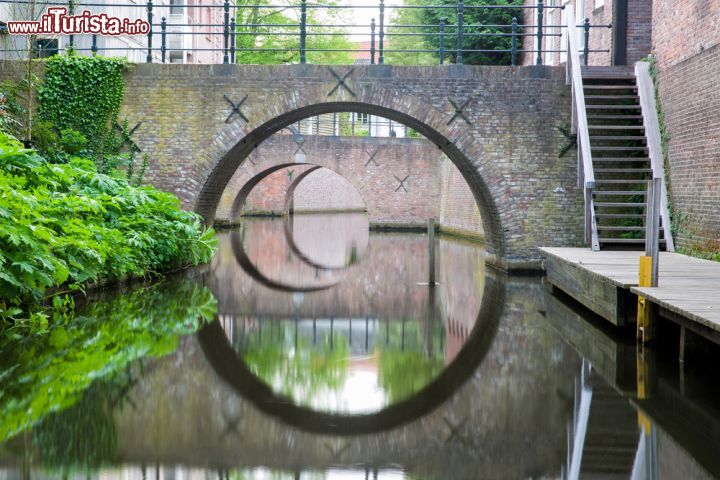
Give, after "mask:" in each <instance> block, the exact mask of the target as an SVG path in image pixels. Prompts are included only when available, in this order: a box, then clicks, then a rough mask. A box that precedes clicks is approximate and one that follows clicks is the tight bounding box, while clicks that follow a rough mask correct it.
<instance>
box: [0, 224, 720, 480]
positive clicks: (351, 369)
mask: <svg viewBox="0 0 720 480" xmlns="http://www.w3.org/2000/svg"><path fill="white" fill-rule="evenodd" d="M218 240H219V250H218V252H217V254H216V256H215V258H214V259H213V261H212V262H211V264H209V265H206V266H205V267H203V268H199V269H194V270H192V271H190V272H186V273H184V274H182V275H175V276H171V277H169V278H167V279H166V280H164V281H162V282H159V283H156V284H152V285H143V286H136V287H134V288H129V289H124V290H121V291H106V292H103V293H101V294H95V295H93V296H92V298H90V299H89V300H88V301H87V302H83V304H82V305H79V306H78V308H77V313H75V314H65V315H64V316H60V317H58V318H56V319H54V322H53V325H55V326H54V327H53V328H51V330H50V331H49V332H47V333H45V334H43V335H39V336H36V337H32V338H28V339H24V340H21V339H16V340H14V341H11V342H8V341H7V340H5V343H4V345H3V348H2V351H1V352H0V382H1V386H0V407H1V409H0V480H4V479H16V478H17V479H26V478H27V479H30V478H37V479H45V478H47V479H49V478H78V479H86V478H97V479H146V478H148V479H149V478H152V479H155V478H157V479H160V478H162V479H177V480H180V479H238V480H241V479H243V480H250V479H257V480H260V479H308V480H309V479H381V480H385V479H417V480H420V479H424V480H428V479H442V480H445V479H447V480H456V479H481V478H491V479H505V478H643V479H644V478H667V479H676V478H683V479H695V478H714V476H717V475H719V474H720V401H718V399H720V394H718V385H720V382H718V378H717V373H716V372H713V371H710V372H706V371H703V370H700V369H694V368H693V369H689V368H685V369H681V368H679V367H678V363H677V361H675V360H674V358H676V357H672V356H669V355H665V356H662V355H656V354H654V352H652V351H642V350H640V351H639V350H638V349H637V348H636V346H635V344H634V342H633V341H632V339H628V338H624V337H622V336H619V335H617V333H616V332H613V331H612V330H610V329H609V328H607V326H606V325H605V324H603V323H602V322H600V321H598V320H597V319H595V318H593V317H592V316H590V315H589V314H588V313H587V312H585V311H583V310H582V309H581V308H579V307H578V306H576V305H573V304H572V303H570V302H568V300H567V299H565V298H561V296H560V295H557V294H554V293H553V292H552V290H551V289H550V288H548V286H547V285H546V284H545V283H544V282H543V279H542V278H537V277H512V276H507V275H504V274H502V273H500V272H497V271H494V270H492V269H491V268H489V267H486V265H485V262H484V258H485V255H484V250H483V247H482V245H480V244H477V243H471V242H467V241H464V240H461V239H456V238H450V237H446V236H437V237H436V238H435V242H434V251H435V264H434V274H435V275H434V278H435V281H436V285H434V286H429V281H430V277H431V269H432V268H433V266H431V265H430V262H429V259H430V258H431V256H430V254H429V248H430V247H429V239H428V236H427V234H424V233H407V232H406V233H398V232H369V230H368V221H367V217H366V216H365V215H364V214H353V215H347V214H345V215H337V214H335V215H330V214H328V215H295V216H293V217H292V219H291V220H287V219H286V220H283V219H277V218H275V219H258V220H248V221H245V222H244V223H243V224H242V225H241V226H240V227H239V228H237V229H234V230H229V231H222V232H219V233H218Z"/></svg>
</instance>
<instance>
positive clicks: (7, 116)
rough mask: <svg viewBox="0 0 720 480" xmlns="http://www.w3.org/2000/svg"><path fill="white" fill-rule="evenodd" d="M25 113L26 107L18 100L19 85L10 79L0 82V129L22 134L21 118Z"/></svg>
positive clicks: (15, 134) (18, 134)
mask: <svg viewBox="0 0 720 480" xmlns="http://www.w3.org/2000/svg"><path fill="white" fill-rule="evenodd" d="M26 114H27V109H26V108H24V107H23V106H22V104H21V102H20V86H19V85H18V84H17V83H13V82H10V81H4V82H0V131H4V132H8V133H10V134H11V135H14V136H16V137H20V136H22V133H23V123H22V121H21V119H22V118H23V117H24V116H25V115H26Z"/></svg>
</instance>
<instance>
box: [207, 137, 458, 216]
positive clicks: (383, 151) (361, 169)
mask: <svg viewBox="0 0 720 480" xmlns="http://www.w3.org/2000/svg"><path fill="white" fill-rule="evenodd" d="M298 148H299V145H298V144H297V143H296V142H295V140H294V139H293V136H292V135H286V134H280V133H278V134H276V135H273V136H272V137H270V138H269V139H268V140H266V141H264V142H263V143H261V144H260V145H258V148H256V149H255V151H254V152H253V154H252V155H251V157H250V161H247V162H244V163H243V164H242V165H241V166H240V168H239V169H238V170H237V171H236V172H235V173H234V175H233V176H232V178H231V180H230V182H229V183H228V185H227V187H226V188H225V191H224V192H223V194H222V197H221V200H220V204H219V206H218V210H217V213H216V216H215V218H216V219H218V220H220V221H223V222H225V221H232V220H236V219H232V218H231V210H232V204H233V201H234V200H235V196H236V195H237V192H238V191H239V190H240V188H241V187H242V186H243V185H244V184H245V183H246V182H247V181H248V180H250V179H251V178H252V177H254V176H255V175H257V174H258V173H260V172H262V171H264V170H267V169H268V168H269V167H271V166H274V165H280V164H285V163H289V162H294V161H295V152H296V151H297V150H298ZM302 151H303V152H304V154H305V161H306V162H307V163H308V164H313V165H320V166H323V167H326V168H327V169H329V170H331V171H332V172H335V173H336V174H338V175H340V176H341V179H339V180H340V181H338V179H337V178H335V179H334V180H333V179H332V175H333V174H332V172H328V173H327V174H323V173H322V172H323V170H317V171H315V172H313V173H311V174H310V175H309V176H308V177H306V178H305V179H304V180H303V181H302V182H301V183H300V184H299V185H298V187H297V189H296V190H295V196H294V198H295V200H294V201H295V208H296V209H297V210H303V209H306V210H324V209H339V210H343V209H345V210H357V209H364V208H366V209H367V211H368V215H369V218H370V222H371V223H373V224H388V225H389V224H392V225H404V226H408V225H417V224H424V223H425V222H427V219H428V218H430V217H434V218H438V216H439V205H440V193H439V187H440V165H441V159H442V158H443V157H444V155H443V153H442V152H441V151H440V150H438V148H437V147H436V146H435V145H434V144H433V143H432V142H430V141H428V140H423V139H410V138H393V137H384V138H379V137H332V136H323V135H307V136H305V138H304V143H303V144H302ZM373 154H374V156H373ZM370 157H372V160H371V159H370ZM307 168H308V167H307V166H303V165H293V166H289V167H287V168H284V169H282V170H280V171H278V172H275V173H273V174H271V175H270V176H268V177H267V178H265V179H264V180H263V181H261V182H260V183H259V184H258V185H257V186H256V187H255V189H253V192H252V193H251V195H250V197H248V200H247V203H246V210H245V211H246V212H247V211H250V212H254V213H258V212H259V211H264V212H275V213H280V212H281V211H282V207H283V202H284V198H285V192H286V191H287V188H288V186H289V185H290V182H291V177H290V175H289V172H292V174H291V175H292V178H293V179H294V178H297V176H298V175H299V174H300V173H301V172H302V171H304V170H305V169H307ZM406 177H407V178H406ZM405 178H406V179H405ZM343 179H344V181H345V183H344V182H343ZM398 179H405V181H404V182H403V187H400V181H399V180H398ZM328 181H331V182H332V183H331V184H329V183H328ZM358 195H359V198H358Z"/></svg>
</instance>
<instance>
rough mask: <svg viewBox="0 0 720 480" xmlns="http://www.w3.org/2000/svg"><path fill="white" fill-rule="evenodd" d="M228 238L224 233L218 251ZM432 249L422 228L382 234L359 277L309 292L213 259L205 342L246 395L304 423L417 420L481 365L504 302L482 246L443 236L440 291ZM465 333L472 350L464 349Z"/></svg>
mask: <svg viewBox="0 0 720 480" xmlns="http://www.w3.org/2000/svg"><path fill="white" fill-rule="evenodd" d="M267 223H271V222H267ZM226 243H227V240H226V239H224V238H222V236H221V238H220V253H219V255H218V258H223V257H224V255H223V250H224V249H225V248H227V247H226ZM266 244H267V245H270V244H272V242H266ZM426 257H427V237H426V236H425V235H391V234H390V235H389V234H373V235H371V236H370V248H369V250H368V256H367V258H366V259H364V261H363V262H362V263H361V264H360V265H359V266H358V267H357V268H356V269H355V270H353V272H352V274H350V275H348V276H347V277H346V278H345V279H344V280H343V281H342V282H340V283H338V284H337V285H335V286H333V287H332V288H329V289H326V290H324V291H318V292H310V293H303V294H300V293H295V294H292V293H290V292H279V291H276V290H271V289H268V288H266V287H265V286H263V285H262V284H257V283H254V282H253V280H252V279H249V278H245V276H244V275H243V274H242V273H241V272H238V271H237V270H234V271H233V270H232V269H228V270H225V269H224V268H223V265H222V263H221V262H216V264H215V265H214V267H215V271H214V273H213V275H212V276H211V282H212V283H214V284H213V285H212V288H213V291H214V293H215V294H216V296H217V297H218V299H219V310H220V323H218V324H215V325H213V326H211V327H209V328H207V329H205V330H204V331H203V332H202V333H201V334H200V337H201V339H202V340H201V342H202V343H203V347H204V350H205V351H206V353H207V354H208V357H209V359H210V361H211V363H212V364H213V366H214V367H215V368H216V369H217V370H218V371H219V373H220V375H221V376H222V377H223V378H224V379H225V380H226V381H228V382H229V383H230V384H231V385H233V386H234V387H236V389H238V390H240V391H241V393H242V395H243V396H244V397H246V398H249V399H253V401H254V403H256V404H258V406H259V407H260V408H261V409H263V410H265V411H266V412H267V413H272V414H274V415H276V416H280V417H282V418H283V419H289V420H290V421H291V422H293V421H300V422H301V423H302V424H303V425H302V426H303V427H304V428H309V429H311V430H312V429H324V428H328V427H329V428H330V429H331V430H333V431H336V433H358V428H359V429H361V430H362V429H365V428H370V429H381V428H389V426H391V425H393V424H400V423H403V422H405V421H409V420H410V419H411V418H410V415H415V416H418V415H421V414H422V412H424V411H427V409H429V408H432V405H436V404H437V402H440V401H442V399H444V398H447V397H448V396H450V395H452V393H453V392H454V391H455V388H456V387H457V386H458V385H460V384H462V382H463V381H464V379H465V378H466V375H467V374H469V373H467V372H471V371H473V370H474V368H475V367H476V366H477V365H478V363H479V362H480V360H481V359H482V356H483V355H484V352H485V351H486V350H487V347H488V346H489V344H490V340H491V339H492V337H493V335H494V331H495V330H494V328H495V327H494V326H495V324H496V320H497V318H498V317H499V312H498V309H499V306H498V305H499V304H498V300H499V299H501V298H502V293H501V291H500V290H501V289H500V287H498V285H497V283H496V282H494V281H490V282H489V283H486V278H485V271H484V263H483V262H484V256H483V251H482V249H480V248H478V247H477V246H471V245H464V244H461V243H456V242H444V241H441V242H440V248H439V255H438V257H439V262H438V263H439V266H438V271H439V273H438V278H439V280H440V286H439V287H436V288H428V286H427V285H423V284H422V281H423V280H424V279H426V278H427V269H428V266H427V259H426ZM423 258H425V260H424V261H423ZM483 292H484V293H485V299H484V300H483ZM488 292H489V293H488ZM250 299H252V301H250ZM481 310H482V311H481ZM479 312H480V315H479ZM476 319H479V320H478V326H477V328H476V329H475V330H473V327H474V325H475V321H476ZM493 319H495V320H493ZM221 327H222V328H223V329H224V332H223V331H222V330H221ZM471 332H472V333H471ZM466 340H467V341H469V342H470V343H472V344H473V345H472V347H471V348H467V349H465V350H464V351H463V352H465V353H459V352H460V351H461V349H462V346H463V343H464V342H465V341H466ZM458 355H459V356H461V357H462V359H459V361H458V362H453V360H454V359H455V357H456V356H458ZM446 367H447V368H446ZM454 385H455V387H453V386H454ZM279 405H282V406H283V408H282V409H280V410H278V408H279V407H278V406H279ZM281 410H282V411H281ZM347 414H353V415H352V416H350V417H348V415H347ZM357 414H363V415H357ZM341 417H345V418H351V419H352V418H356V419H357V420H359V419H360V418H364V419H365V423H364V425H363V422H358V421H354V420H348V421H345V422H344V421H342V420H343V419H342V418H341ZM357 417H359V418H357ZM415 418H416V417H415ZM343 428H344V429H346V430H345V431H342V429H343Z"/></svg>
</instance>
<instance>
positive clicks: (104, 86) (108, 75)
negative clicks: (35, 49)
mask: <svg viewBox="0 0 720 480" xmlns="http://www.w3.org/2000/svg"><path fill="white" fill-rule="evenodd" d="M125 66H126V61H125V60H124V59H121V58H107V57H95V56H93V57H80V56H77V55H73V54H70V55H56V56H54V57H52V58H50V59H49V60H48V61H47V62H46V68H45V81H44V83H43V84H42V85H41V86H40V87H39V88H38V99H39V101H40V105H39V109H38V113H39V118H40V120H41V121H43V122H47V123H49V124H50V125H52V126H53V127H54V128H55V129H56V130H57V131H58V132H62V131H63V130H74V131H77V132H79V133H80V134H82V135H83V136H84V137H85V138H86V139H87V142H88V143H87V147H88V149H89V151H90V152H91V153H92V154H94V155H97V156H102V154H104V153H106V151H107V150H108V149H109V148H110V144H111V143H113V142H114V138H113V137H114V134H113V128H114V125H115V123H116V122H117V118H118V113H119V111H120V104H121V103H122V99H123V93H124V90H125V83H124V81H123V77H122V72H123V71H124V69H125Z"/></svg>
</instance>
